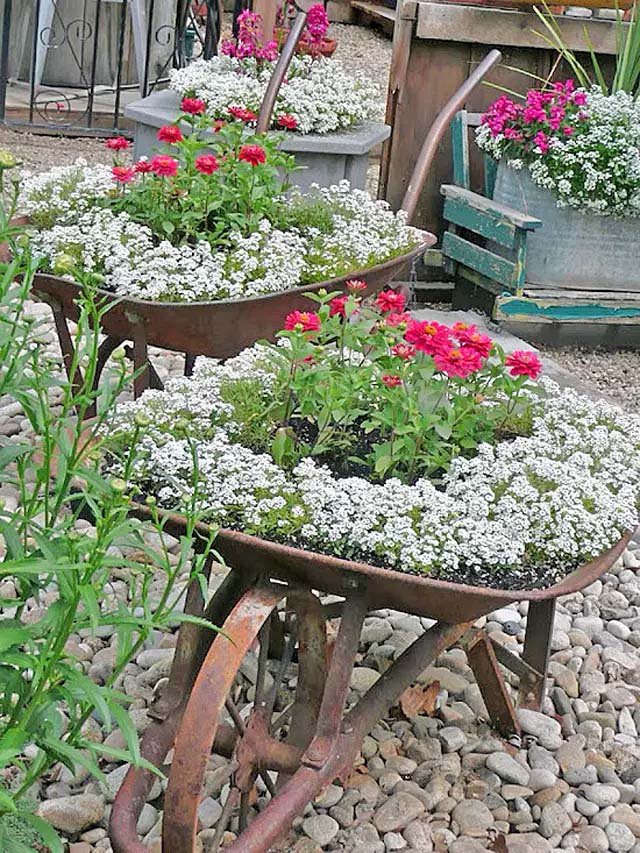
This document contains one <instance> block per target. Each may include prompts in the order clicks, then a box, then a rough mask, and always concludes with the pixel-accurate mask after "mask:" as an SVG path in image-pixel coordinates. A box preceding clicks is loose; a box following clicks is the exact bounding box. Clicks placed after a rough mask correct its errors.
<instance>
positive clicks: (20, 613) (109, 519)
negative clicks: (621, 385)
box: [0, 165, 211, 853]
mask: <svg viewBox="0 0 640 853" xmlns="http://www.w3.org/2000/svg"><path fill="white" fill-rule="evenodd" d="M2 174H3V173H2V166H1V165H0V175H2ZM4 197H5V198H6V193H5V194H4ZM13 211H14V208H13V206H12V205H9V206H8V207H1V208H0V243H3V244H5V245H7V246H8V248H9V249H10V260H9V261H7V262H5V263H2V264H1V265H0V365H2V368H1V369H0V397H2V398H3V399H12V400H14V401H16V402H18V403H20V405H21V407H22V409H23V411H24V416H25V417H26V418H27V420H28V421H29V423H30V425H31V427H32V431H33V434H34V439H35V440H34V441H33V442H27V441H25V440H10V439H0V488H4V489H11V491H12V492H14V493H17V495H18V501H17V505H16V503H14V502H13V501H9V502H7V501H5V500H4V499H3V500H2V502H1V503H0V560H1V561H0V580H2V581H9V580H10V581H11V582H12V584H13V588H14V590H15V597H12V598H7V599H1V600H0V606H1V607H2V609H3V612H2V615H0V652H1V654H0V773H2V776H3V778H12V779H14V780H15V784H14V785H13V786H12V788H11V789H10V790H9V789H0V837H2V838H3V839H4V840H3V841H2V843H0V849H1V850H2V851H7V853H8V851H10V850H11V851H15V853H18V851H20V850H24V849H32V848H31V847H29V846H28V844H29V843H30V840H29V839H30V836H29V837H27V838H26V839H25V841H24V844H23V843H22V841H21V839H20V838H19V836H18V835H17V834H16V833H14V832H12V830H11V826H12V825H13V824H12V823H11V821H10V822H9V823H7V820H6V817H7V816H10V817H11V816H13V817H11V820H12V821H16V820H17V821H18V822H19V823H20V822H22V823H24V821H26V822H27V824H28V825H29V826H30V827H32V828H33V830H34V831H35V832H36V833H37V834H38V835H39V836H40V837H42V839H43V841H44V843H45V844H46V845H47V846H48V847H49V848H50V849H51V850H52V851H55V850H60V851H62V845H61V844H60V843H59V842H57V841H56V838H57V836H56V834H55V833H54V832H53V830H52V829H51V827H50V826H49V825H48V824H46V823H45V822H44V821H42V820H40V819H39V818H37V817H36V816H35V815H33V813H32V812H31V811H30V809H29V807H28V803H27V805H26V806H25V800H24V797H25V794H26V792H29V791H31V790H32V786H33V785H34V784H35V783H37V782H38V780H39V779H40V777H41V776H42V775H43V774H45V773H46V772H48V771H49V770H50V768H51V767H52V766H53V765H54V764H56V763H57V762H61V763H62V764H64V765H66V766H67V767H69V768H70V769H71V770H72V771H73V772H75V770H76V768H77V767H85V768H86V769H88V770H89V771H90V773H92V774H93V775H94V776H95V777H96V778H98V779H101V778H103V776H102V772H101V770H100V761H101V759H102V758H103V757H107V758H109V759H113V758H118V759H119V760H123V761H130V762H132V763H133V764H138V765H142V766H149V765H147V764H146V763H145V761H144V760H143V759H142V758H141V756H140V752H139V747H138V740H137V735H136V732H135V729H134V727H133V725H132V723H131V721H130V720H129V717H128V715H127V713H126V711H125V708H126V706H127V704H128V702H129V699H128V698H127V696H126V695H125V694H123V693H122V692H121V691H120V689H119V684H120V680H121V675H122V672H123V669H124V667H125V665H126V664H127V663H128V662H129V661H130V660H131V659H132V657H134V656H135V655H136V654H137V652H138V651H139V650H140V649H141V648H142V647H143V646H144V644H145V642H146V641H147V639H148V638H149V636H150V633H151V632H152V631H168V630H170V629H171V628H172V627H173V626H174V625H175V624H176V620H177V619H178V616H177V615H176V613H175V612H174V611H175V609H176V605H177V602H178V600H179V598H180V596H181V594H182V593H183V591H184V585H185V580H184V577H185V575H186V577H187V579H188V580H187V581H186V582H190V581H191V580H192V579H194V578H195V579H198V581H199V582H200V581H201V580H202V577H203V565H204V561H205V559H206V556H207V553H208V550H209V548H210V546H211V542H210V541H209V542H202V543H201V545H202V547H201V550H200V552H199V554H197V555H196V556H195V557H193V558H192V557H191V554H190V546H191V542H192V535H193V533H194V527H195V524H196V522H197V520H198V518H197V516H196V514H195V512H194V513H192V514H191V515H190V517H189V519H188V525H187V532H186V535H185V537H184V539H183V542H182V548H181V551H180V555H179V558H178V560H177V563H176V564H175V565H174V564H173V562H172V560H171V559H170V555H169V554H168V552H167V550H166V548H165V547H164V545H161V546H159V547H158V548H152V547H150V546H149V544H148V541H147V538H145V536H144V534H145V532H148V527H145V526H144V525H143V524H142V523H141V522H140V521H138V520H137V519H135V518H133V517H131V515H130V510H131V503H132V500H133V499H134V497H135V493H134V492H133V490H132V489H130V488H129V486H128V484H127V482H126V481H125V479H118V480H115V479H112V480H106V479H105V478H103V477H102V476H101V475H100V473H99V470H98V461H97V458H98V454H97V451H98V448H99V445H100V442H101V438H100V431H101V428H102V426H103V425H104V423H105V420H106V418H107V416H108V412H109V410H110V408H111V407H112V406H113V404H114V402H115V399H116V397H117V396H118V394H119V393H120V392H121V391H122V390H123V388H124V386H125V384H126V382H127V381H128V380H127V378H126V374H127V371H126V370H125V367H124V365H123V364H122V363H121V362H117V363H116V369H115V371H114V372H113V373H112V375H111V376H110V379H109V381H107V382H105V383H103V385H102V387H101V388H99V389H98V390H94V387H93V386H94V380H95V377H96V369H97V359H98V349H99V344H100V333H99V329H100V318H101V317H102V315H103V314H104V311H105V310H106V309H105V308H104V307H103V306H100V305H99V304H97V303H96V301H95V299H94V298H93V296H92V293H91V290H90V289H85V291H84V292H83V293H82V294H81V296H80V297H79V298H78V311H79V318H78V322H77V327H76V332H75V334H74V341H73V343H74V350H75V355H74V357H73V359H72V360H71V363H70V364H69V365H68V367H69V375H71V376H72V377H74V381H73V382H71V381H69V380H68V379H66V378H64V377H60V374H59V369H60V368H59V365H57V364H55V363H54V362H52V361H51V360H50V359H49V358H48V356H47V354H46V351H45V349H44V346H43V343H42V330H41V328H40V321H38V320H36V319H34V318H33V316H32V315H30V314H29V313H28V311H27V310H26V308H27V300H28V297H29V292H30V288H31V285H32V282H33V276H34V273H35V263H34V261H33V259H32V258H31V256H30V254H29V249H28V242H27V241H25V240H24V239H23V238H24V235H23V234H22V233H21V232H20V230H19V229H16V228H15V227H14V226H13V225H11V224H10V219H11V216H12V214H13ZM54 398H55V399H56V401H57V410H54V408H52V400H53V399H54ZM96 402H97V403H98V415H97V417H95V418H94V419H93V420H91V421H85V418H86V416H87V414H88V413H89V412H90V408H91V407H92V406H93V404H94V403H96ZM141 434H142V429H141V428H138V429H137V431H136V435H135V436H134V441H133V443H132V444H131V445H130V446H129V447H128V449H127V452H126V462H125V468H124V472H125V478H126V476H127V475H128V473H129V472H130V471H131V470H132V467H133V466H134V465H135V461H136V454H137V447H136V443H137V439H138V437H139V436H140V435H141ZM152 514H153V528H154V529H155V531H156V533H158V534H162V530H163V526H164V524H165V520H164V517H160V516H159V515H158V514H156V513H152ZM86 518H90V519H91V527H90V528H89V529H87V527H86V525H85V526H83V525H80V524H79V523H78V522H79V521H80V520H81V519H86ZM123 554H125V555H126V554H129V555H134V554H135V555H138V556H136V557H135V558H134V556H128V557H126V556H122V555H123ZM174 562H175V559H174ZM115 571H117V572H118V573H119V574H118V576H119V577H121V578H123V579H126V582H127V584H128V587H129V596H128V602H123V601H119V600H116V599H114V597H113V596H112V595H110V594H109V592H108V589H109V583H110V581H111V579H112V576H113V573H114V572H115ZM159 577H162V583H163V590H162V593H161V595H160V597H159V600H158V599H156V600H155V602H154V603H153V604H152V597H151V596H150V590H151V583H152V581H153V580H154V579H155V580H156V582H157V581H158V578H159ZM181 577H182V579H181ZM45 603H46V606H44V605H45ZM32 608H36V612H38V608H39V609H40V612H39V613H38V618H36V619H34V618H33V615H34V610H33V609H32ZM138 613H141V614H142V615H140V616H138V615H134V614H138ZM27 615H29V618H26V617H27ZM105 626H111V627H112V628H113V630H114V632H115V634H116V635H117V658H116V661H115V664H114V668H113V673H112V675H111V676H110V677H109V678H108V680H107V682H106V684H104V685H101V686H100V685H97V684H96V683H95V682H94V681H93V680H92V679H91V678H89V676H88V675H87V674H86V673H85V672H84V670H83V668H82V665H81V663H80V662H79V661H77V660H76V659H75V658H74V657H73V654H72V653H71V652H70V651H69V648H70V646H69V640H70V638H71V637H72V635H77V634H78V633H79V632H80V631H85V632H89V635H91V634H92V633H93V632H96V631H98V630H99V629H100V628H104V627H105ZM71 648H72V646H71ZM90 716H93V718H94V719H97V720H99V721H100V722H101V724H102V725H103V727H104V728H105V729H106V730H109V729H111V728H113V727H114V726H117V727H118V728H119V729H120V730H121V732H122V734H123V736H124V738H125V741H126V743H127V749H126V750H123V751H116V750H111V749H109V748H107V747H106V746H105V745H104V744H101V743H96V742H95V741H94V740H93V739H92V738H91V737H89V736H88V732H87V727H86V723H87V721H88V719H89V717H90ZM27 747H29V750H28V751H25V750H26V748H27ZM21 845H22V846H21ZM25 845H27V846H25Z"/></svg>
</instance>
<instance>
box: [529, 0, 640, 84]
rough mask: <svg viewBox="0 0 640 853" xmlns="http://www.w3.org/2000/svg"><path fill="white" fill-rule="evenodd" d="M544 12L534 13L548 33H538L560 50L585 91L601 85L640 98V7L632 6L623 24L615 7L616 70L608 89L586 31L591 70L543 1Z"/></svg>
mask: <svg viewBox="0 0 640 853" xmlns="http://www.w3.org/2000/svg"><path fill="white" fill-rule="evenodd" d="M543 6H544V12H541V11H540V10H539V9H538V8H536V7H535V6H534V7H533V11H534V12H535V13H536V15H537V16H538V18H539V19H540V21H541V22H542V24H543V25H544V27H545V31H544V32H542V33H538V34H537V35H539V36H540V37H541V38H542V39H544V41H545V42H546V43H547V44H548V45H550V47H552V48H553V49H554V50H557V51H558V53H559V54H560V55H561V57H562V58H563V59H564V61H565V62H566V63H567V64H568V65H569V67H570V68H571V71H572V73H573V75H574V76H575V78H576V80H577V81H578V83H579V84H580V85H581V86H583V87H584V88H585V89H588V88H590V87H591V86H593V85H594V84H595V85H598V86H599V87H600V88H601V89H602V91H603V92H605V93H606V94H611V95H613V94H615V93H616V92H620V91H622V92H628V93H629V94H630V95H634V96H635V97H638V94H639V93H640V18H639V15H638V6H637V5H633V6H632V7H631V10H630V19H629V21H628V22H623V21H622V19H621V13H620V10H619V9H618V8H616V12H617V13H618V14H617V17H616V53H615V71H614V75H613V79H612V80H611V85H610V86H609V85H608V83H607V80H606V77H605V73H604V72H603V69H602V67H601V65H600V62H599V60H598V57H597V56H596V49H597V48H596V47H594V45H593V43H592V42H591V39H590V38H589V33H588V30H587V28H586V27H585V28H584V42H585V52H586V53H588V54H589V58H590V64H591V67H590V68H589V66H588V65H587V66H585V65H584V64H583V63H582V62H581V61H580V59H579V58H578V55H577V54H576V53H575V52H574V51H573V50H572V49H571V48H570V47H569V46H568V44H567V42H566V41H565V38H564V35H563V33H562V29H561V28H560V26H559V24H558V22H557V21H556V20H555V18H554V17H553V15H552V14H551V11H550V9H549V6H548V5H547V3H546V2H544V0H543Z"/></svg>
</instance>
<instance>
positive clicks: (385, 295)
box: [376, 290, 407, 314]
mask: <svg viewBox="0 0 640 853" xmlns="http://www.w3.org/2000/svg"><path fill="white" fill-rule="evenodd" d="M406 301H407V299H406V297H405V296H404V294H402V293H396V292H395V291H393V290H383V291H381V292H380V293H379V294H378V295H377V297H376V305H377V306H378V308H379V309H380V310H381V311H384V313H385V314H386V312H387V311H395V312H397V313H400V312H401V311H402V310H403V309H404V306H405V303H406Z"/></svg>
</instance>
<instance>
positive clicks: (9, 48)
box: [0, 0, 221, 135]
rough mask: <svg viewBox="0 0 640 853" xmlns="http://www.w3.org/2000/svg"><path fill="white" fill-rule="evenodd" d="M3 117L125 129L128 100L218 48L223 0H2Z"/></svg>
mask: <svg viewBox="0 0 640 853" xmlns="http://www.w3.org/2000/svg"><path fill="white" fill-rule="evenodd" d="M0 4H3V10H2V19H1V20H2V40H1V54H0V121H1V122H3V123H5V124H10V125H13V126H22V127H25V126H26V127H29V128H31V129H33V130H40V131H44V132H46V131H55V132H56V133H69V134H86V135H104V134H112V133H113V132H114V131H118V132H123V133H126V132H127V128H126V122H125V123H124V124H123V121H122V111H123V109H124V106H125V104H126V103H128V102H130V101H132V100H137V99H138V98H141V97H145V96H146V95H148V94H149V93H150V92H151V91H153V89H154V88H155V87H157V86H163V85H164V84H166V82H167V80H168V72H169V70H170V69H171V68H181V67H183V66H184V65H185V64H187V63H188V62H190V61H192V60H193V59H195V58H197V57H199V56H204V57H205V58H209V57H211V56H213V55H214V54H215V53H216V52H217V44H218V39H219V33H220V25H221V3H220V0H0Z"/></svg>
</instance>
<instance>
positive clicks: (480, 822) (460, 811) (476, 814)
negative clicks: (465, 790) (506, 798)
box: [451, 800, 493, 837]
mask: <svg viewBox="0 0 640 853" xmlns="http://www.w3.org/2000/svg"><path fill="white" fill-rule="evenodd" d="M451 816H452V817H453V819H454V820H455V822H456V823H457V824H458V826H459V827H460V832H461V834H462V835H471V836H475V837H479V836H484V835H485V834H486V831H487V829H489V827H490V826H493V815H492V814H491V812H490V811H489V809H488V808H487V807H486V806H485V804H484V803H482V802H480V800H463V801H462V802H461V803H458V805H457V806H456V807H455V808H454V810H453V812H452V815H451Z"/></svg>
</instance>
